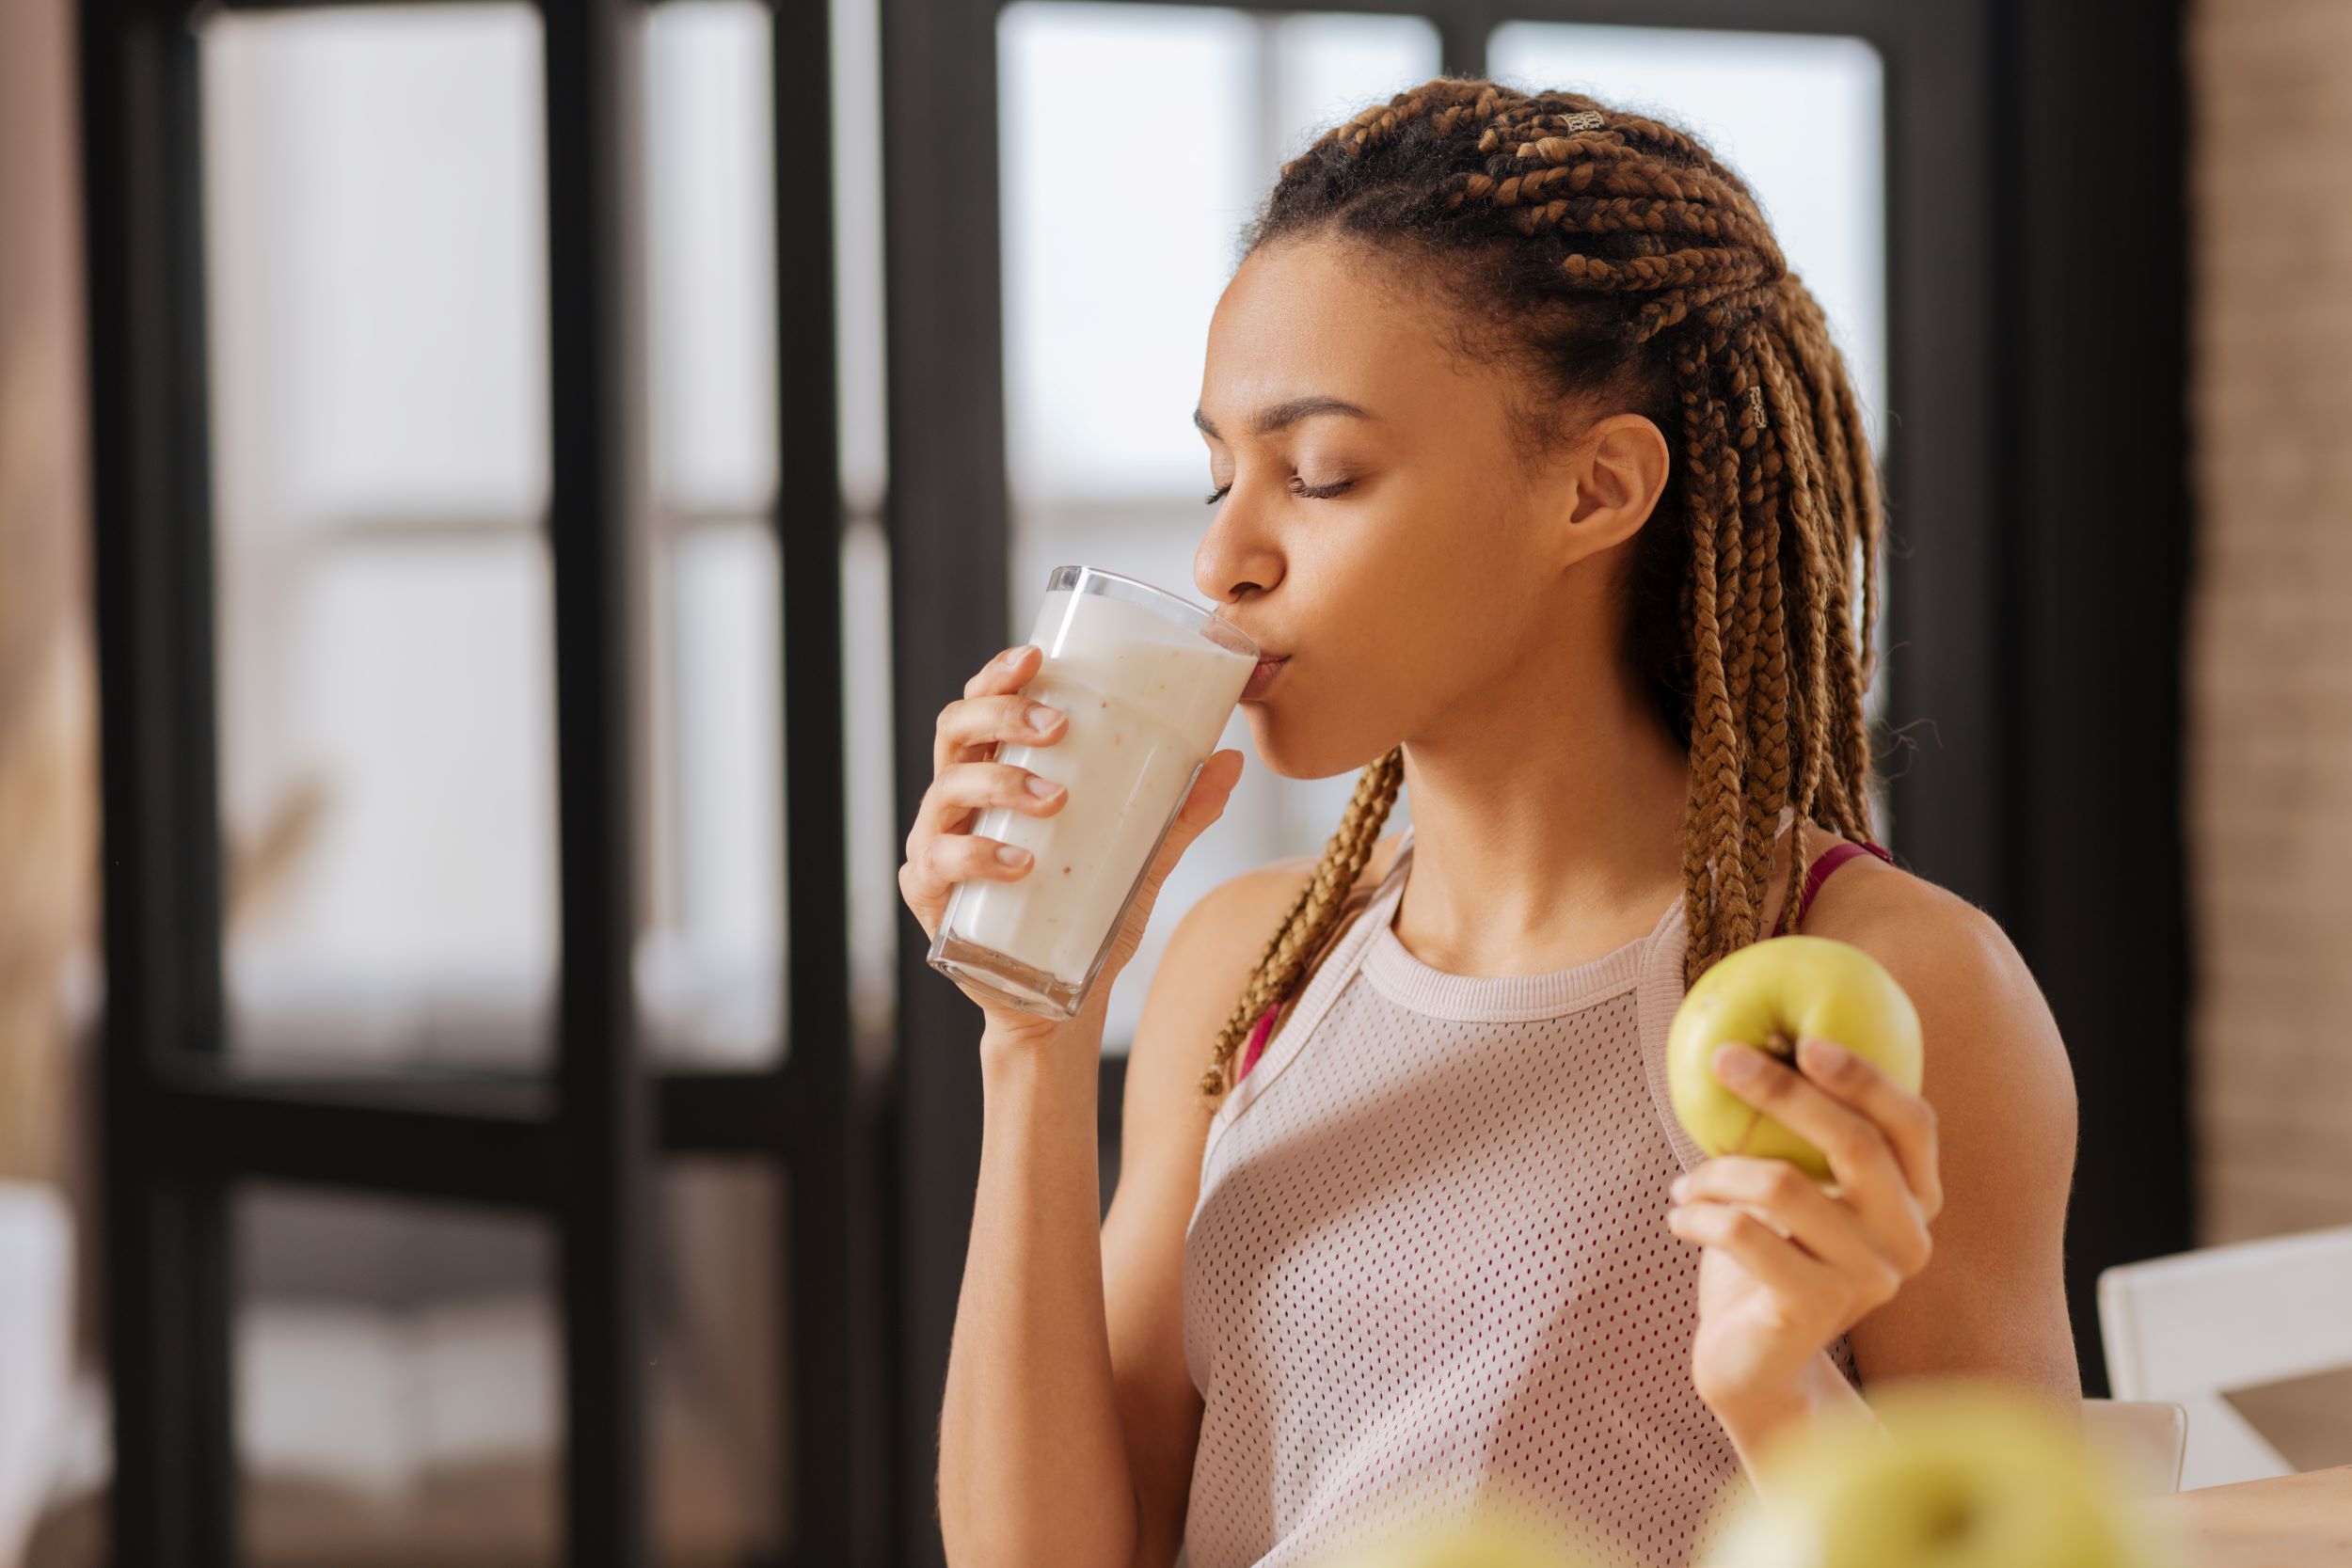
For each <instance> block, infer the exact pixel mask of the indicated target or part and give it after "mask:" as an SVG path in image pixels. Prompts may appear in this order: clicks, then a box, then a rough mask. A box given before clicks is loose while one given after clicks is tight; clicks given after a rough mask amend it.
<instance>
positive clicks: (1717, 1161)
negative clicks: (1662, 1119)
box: [1672, 1154, 1927, 1317]
mask: <svg viewBox="0 0 2352 1568" xmlns="http://www.w3.org/2000/svg"><path fill="white" fill-rule="evenodd" d="M1672 1191H1673V1196H1674V1199H1675V1201H1676V1203H1677V1204H1688V1203H1706V1202H1712V1203H1727V1204H1730V1205H1732V1206H1733V1207H1735V1208H1739V1209H1742V1210H1744V1211H1746V1212H1749V1213H1751V1214H1754V1215H1755V1216H1756V1218H1758V1219H1760V1220H1762V1221H1763V1222H1764V1223H1765V1225H1766V1226H1767V1227H1769V1228H1771V1229H1772V1230H1773V1231H1775V1232H1777V1233H1778V1234H1780V1235H1782V1236H1785V1237H1787V1238H1788V1239H1789V1240H1790V1241H1792V1242H1794V1243H1796V1244H1797V1245H1798V1246H1800V1247H1802V1248H1803V1249H1804V1251H1805V1252H1806V1253H1807V1254H1809V1255H1810V1256H1812V1257H1814V1258H1817V1259H1820V1261H1822V1262H1823V1263H1826V1264H1828V1265H1829V1267H1830V1268H1831V1269H1833V1270H1835V1271H1836V1274H1837V1275H1838V1276H1839V1277H1840V1278H1841V1279H1843V1280H1844V1281H1845V1282H1846V1286H1847V1291H1848V1300H1847V1303H1846V1306H1847V1310H1848V1312H1849V1314H1850V1315H1851V1316H1854V1317H1859V1316H1860V1315H1861V1314H1863V1313H1865V1312H1867V1311H1869V1310H1871V1309H1872V1308H1874V1307H1881V1306H1883V1305H1884V1304H1885V1303H1886V1302H1888V1301H1890V1300H1892V1299H1893V1298H1894V1294H1895V1291H1897V1290H1898V1289H1899V1288H1900V1286H1901V1285H1902V1282H1903V1281H1904V1280H1905V1279H1907V1278H1909V1277H1910V1276H1911V1275H1912V1274H1913V1273H1915V1272H1916V1270H1917V1269H1918V1268H1919V1267H1920V1266H1922V1265H1924V1264H1925V1263H1926V1261H1927V1259H1926V1256H1925V1253H1924V1243H1925V1240H1926V1238H1925V1235H1924V1233H1923V1234H1922V1235H1921V1236H1920V1237H1919V1241H1920V1243H1921V1244H1922V1250H1921V1253H1920V1255H1919V1257H1918V1258H1917V1259H1916V1261H1915V1262H1910V1263H1909V1266H1906V1259H1901V1258H1897V1257H1890V1256H1889V1255H1888V1254H1887V1253H1885V1252H1883V1251H1881V1250H1880V1248H1879V1245H1878V1244H1877V1242H1876V1239H1875V1238H1874V1237H1873V1236H1872V1235H1871V1234H1870V1233H1869V1231H1868V1230H1867V1228H1866V1227H1865V1226H1864V1224H1863V1222H1862V1217H1861V1215H1860V1214H1858V1213H1857V1212H1855V1211H1854V1210H1853V1209H1851V1208H1850V1207H1849V1206H1848V1205H1846V1204H1845V1203H1843V1202H1841V1201H1840V1200H1838V1199H1837V1198H1835V1197H1832V1196H1830V1195H1829V1194H1828V1193H1826V1192H1824V1191H1822V1190H1821V1188H1820V1184H1819V1183H1817V1182H1815V1181H1814V1180H1812V1179H1811V1178H1810V1177H1808V1176H1806V1175H1805V1174H1804V1172H1803V1171H1801V1170H1799V1169H1797V1167H1796V1166H1794V1165H1792V1164H1788V1162H1787V1161H1786V1160H1757V1159H1752V1158H1750V1157H1748V1156H1746V1155H1740V1154H1723V1155H1718V1156H1716V1157H1715V1158H1714V1159H1712V1160H1709V1161H1708V1162H1707V1163H1706V1164H1703V1165H1700V1166H1699V1167H1698V1168H1697V1169H1695V1170H1693V1171H1691V1172H1690V1173H1689V1174H1687V1175H1685V1176H1682V1177H1679V1178H1677V1180H1676V1181H1675V1184H1674V1187H1673V1189H1672Z"/></svg>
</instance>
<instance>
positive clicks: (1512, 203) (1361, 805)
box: [1200, 77, 1882, 1100]
mask: <svg viewBox="0 0 2352 1568" xmlns="http://www.w3.org/2000/svg"><path fill="white" fill-rule="evenodd" d="M1321 235H1338V236H1343V237H1345V238H1348V239H1351V240H1354V241H1358V242H1360V243H1364V244H1367V245H1371V246H1373V247H1375V249H1376V250H1378V251H1379V252H1381V253H1383V254H1386V255H1391V256H1394V257H1396V258H1397V259H1399V260H1401V261H1406V262H1410V263H1423V264H1421V265H1417V266H1416V267H1415V277H1417V278H1420V279H1422V280H1423V281H1425V282H1426V283H1427V284H1428V285H1431V286H1434V287H1436V288H1438V289H1439V290H1440V291H1442V293H1443V294H1444V296H1445V297H1447V298H1448V299H1450V301H1451V302H1452V303H1454V305H1456V306H1458V307H1460V308H1461V309H1460V310H1459V312H1458V314H1459V319H1460V320H1461V322H1462V323H1464V324H1465V325H1464V326H1463V332H1462V338H1461V343H1462V346H1463V347H1464V349H1465V350H1466V351H1469V352H1473V353H1491V354H1494V355H1498V356H1510V357H1513V358H1515V359H1517V360H1518V361H1520V362H1523V363H1524V364H1526V365H1527V366H1528V367H1529V368H1530V369H1531V370H1532V371H1533V372H1534V373H1533V374H1532V375H1530V376H1529V377H1527V378H1526V380H1525V383H1524V385H1525V386H1526V387H1527V388H1529V389H1530V390H1531V392H1532V393H1533V395H1531V396H1529V397H1527V398H1526V399H1525V401H1524V407H1523V408H1519V409H1515V411H1514V413H1515V419H1517V420H1518V421H1519V422H1521V423H1522V424H1523V425H1524V434H1525V435H1526V436H1529V437H1530V439H1531V441H1533V442H1534V443H1536V444H1541V443H1543V442H1546V441H1549V440H1550V439H1553V438H1555V437H1556V436H1558V435H1559V434H1561V431H1562V428H1563V425H1564V422H1565V415H1566V411H1567V410H1569V409H1571V408H1574V407H1579V406H1584V405H1587V404H1591V403H1592V402H1594V401H1595V400H1608V401H1611V402H1613V403H1614V404H1616V405H1617V406H1620V407H1629V408H1631V409H1634V410H1636V411H1638V412H1641V413H1644V414H1645V415H1647V416H1648V417H1649V418H1650V420H1652V421H1653V422H1655V423H1656V424H1657V425H1658V427H1659V428H1660V430H1661V431H1662V432H1664V433H1665V434H1666V436H1667V439H1668V441H1669V443H1670V444H1671V445H1673V446H1675V447H1676V449H1677V458H1678V461H1677V462H1675V463H1674V464H1672V465H1670V473H1669V477H1668V480H1667V483H1666V487H1665V490H1664V492H1663V494H1662V495H1661V497H1660V499H1659V502H1658V506H1657V508H1656V510H1655V511H1654V512H1653V514H1652V515H1651V517H1650V519H1649V521H1648V522H1647V523H1646V524H1645V526H1644V527H1643V529H1642V530H1641V531H1640V532H1639V533H1638V534H1637V535H1636V536H1635V543H1634V547H1633V556H1632V560H1631V562H1630V565H1629V571H1628V572H1627V574H1626V578H1625V594H1626V607H1625V608H1626V646H1627V653H1628V655H1629V658H1630V660H1631V663H1632V666H1633V668H1634V669H1635V670H1636V671H1638V672H1639V673H1640V674H1641V677H1642V679H1643V680H1644V681H1645V686H1646V689H1647V691H1648V693H1649V695H1650V697H1651V700H1652V702H1653V704H1654V706H1655V708H1656V711H1657V712H1658V714H1659V715H1660V717H1661V719H1663V721H1665V723H1666V724H1667V725H1668V727H1669V728H1670V729H1671V731H1672V733H1673V734H1674V736H1676V738H1677V741H1678V742H1679V743H1680V744H1681V745H1682V747H1683V748H1684V750H1685V752H1687V754H1688V755H1689V757H1690V772H1689V784H1688V795H1687V801H1686V805H1685V811H1684V828H1683V864H1682V878H1683V890H1684V895H1685V899H1684V903H1685V914H1686V925H1687V927H1688V931H1689V947H1688V952H1687V956H1686V958H1685V960H1684V962H1685V967H1684V976H1683V977H1684V982H1685V984H1686V985H1687V984H1688V983H1690V982H1691V981H1693V980H1695V979H1697V977H1698V976H1699V975H1700V974H1703V973H1705V971H1706V970H1707V969H1708V966H1710V965H1711V964H1713V963H1715V962H1716V961H1717V960H1718V959H1720V958H1724V956H1726V955H1727V954H1729V953H1731V952H1734V951H1736V950H1737V949H1739V948H1740V947H1742V946H1744V945H1746V944H1748V943H1749V942H1754V941H1755V940H1756V936H1757V934H1758V927H1759V926H1760V925H1761V920H1762V905H1763V901H1764V896H1765V882H1766V879H1767V877H1768V876H1769V874H1770V869H1771V864H1772V847H1773V844H1774V841H1775V840H1776V838H1777V836H1778V824H1779V821H1780V818H1781V815H1782V813H1783V811H1784V810H1786V809H1788V808H1791V807H1793V808H1794V816H1795V822H1796V833H1797V842H1796V851H1797V860H1798V863H1803V859H1804V829H1805V825H1806V824H1807V823H1808V822H1813V821H1819V822H1822V823H1825V824H1827V825H1828V826H1830V827H1832V828H1834V829H1835V830H1836V832H1839V833H1841V834H1842V835H1844V836H1846V837H1849V838H1867V837H1869V836H1870V825H1869V784H1870V768H1871V758H1870V750H1869V744H1868V737H1867V727H1866V720H1865V712H1864V700H1863V698H1864V692H1865V691H1866V690H1867V689H1868V686H1869V682H1870V678H1871V675H1872V673H1873V656H1872V654H1871V632H1872V628H1873V627H1874V626H1875V624H1876V621H1877V615H1878V603H1877V592H1876V578H1877V558H1878V549H1879V534H1880V525H1881V515H1882V500H1881V496H1880V491H1879V483H1878V473H1877V469H1876V468H1875V467H1874V466H1873V464H1872V462H1871V458H1870V449H1869V442H1868V439H1867V436H1866V434H1865V432H1864V429H1863V423H1862V411H1861V405H1860V403H1859V401H1858V400H1857V399H1856V398H1855V396H1854V391H1853V387H1852V384H1851V380H1850V379H1849V376H1848V374H1847V371H1846V366H1845V361H1844V359H1843V358H1842V357H1841V356H1840V355H1839V354H1838V352H1837V349H1836V345H1835V344H1834V343H1833V342H1832V341H1831V340H1830V334H1829V325H1828V322H1827V320H1826V319H1825V318H1824V316H1823V315H1822V313H1821V309H1820V305H1819V304H1818V303H1817V302H1816V301H1815V300H1814V298H1813V296H1812V294H1811V293H1809V292H1808V291H1807V290H1806V289H1805V287H1804V284H1803V283H1802V282H1800V281H1799V280H1798V278H1797V277H1796V276H1795V275H1794V274H1792V273H1791V272H1789V271H1788V263H1787V261H1786V259H1785V258H1784V257H1783V256H1782V254H1781V251H1780V246H1779V245H1778V244H1777V242H1775V241H1774V239H1773V238H1772V231H1771V229H1770V227H1769V226H1768V225H1767V224H1766V222H1765V220H1764V216H1763V214H1762V212H1761V211H1760V210H1759V209H1758V207H1757V206H1756V198H1754V197H1753V196H1752V195H1751V194H1750V193H1749V191H1748V188H1747V186H1746V185H1745V184H1744V183H1743V182H1741V181H1740V178H1739V176H1738V175H1736V174H1734V173H1733V172H1732V171H1731V170H1730V169H1729V168H1727V167H1725V166H1724V165H1723V164H1721V163H1719V162H1718V161H1717V160H1716V158H1715V157H1714V155H1713V154H1712V153H1710V152H1709V151H1708V150H1707V149H1706V148H1705V147H1703V146H1701V145H1700V144H1699V143H1698V142H1697V141H1696V140H1694V139H1693V138H1692V137H1691V136H1690V135H1688V134H1686V133H1685V132H1683V131H1680V130H1678V129H1677V128H1676V127H1674V126H1672V125H1668V124H1665V123H1662V122H1661V121H1659V120H1657V119H1650V118H1648V117H1646V116H1643V115H1636V114H1624V113H1620V112H1618V111H1616V110H1614V109H1612V108H1610V107H1608V106H1607V105H1605V104H1602V103H1598V102H1597V101H1595V100H1593V99H1590V98H1587V97H1584V96H1582V95H1581V94H1577V93H1568V92H1522V91H1520V90H1518V89H1517V88H1513V87H1503V86H1501V85H1499V84H1496V83H1493V82H1488V81H1479V80H1469V79H1462V78H1455V77H1440V78H1438V79H1437V80H1434V81H1431V82H1427V83H1424V84H1423V85H1422V86H1420V87H1413V88H1411V89H1409V90H1407V91H1405V92H1401V93H1398V94H1397V95H1396V96H1394V97H1393V98H1391V99H1390V100H1389V101H1388V102H1387V103H1383V104H1378V105H1375V106H1374V107H1372V108H1369V109H1366V110H1364V111H1363V112H1362V113H1361V114H1359V115H1357V116H1356V117H1355V118H1354V119H1350V120H1348V121H1347V122H1346V123H1345V124H1343V125H1340V126H1336V127H1334V128H1333V129H1331V130H1329V131H1327V132H1326V133H1324V134H1323V135H1322V136H1321V137H1319V138H1318V139H1317V140H1316V141H1315V142H1314V144H1313V145H1312V146H1311V147H1310V148H1308V149H1307V150H1306V151H1305V152H1303V153H1301V154H1300V155H1299V156H1298V157H1296V158H1295V159H1293V160H1292V161H1291V162H1290V163H1288V164H1286V165H1284V166H1283V168H1282V171H1281V175H1280V178H1279V180H1278V181H1277V182H1276V183H1275V186H1274V189H1273V191H1272V192H1271V194H1270V195H1269V196H1268V197H1267V198H1266V200H1265V203H1264V205H1263V208H1262V209H1261V211H1260V213H1259V214H1258V216H1257V218H1256V220H1255V221H1254V222H1253V223H1252V224H1251V226H1250V228H1249V230H1248V233H1247V234H1246V235H1245V237H1244V245H1245V251H1254V250H1256V249H1257V248H1258V247H1260V246H1262V245H1267V244H1269V243H1271V242H1274V241H1277V240H1288V239H1295V238H1306V237H1313V236H1321ZM1857 594H1859V596H1860V615H1859V617H1858V618H1857V616H1856V614H1855V598H1856V595H1857ZM1857 619H1858V621H1859V625H1857ZM1403 780H1404V752H1403V749H1402V748H1398V749H1395V750H1392V751H1391V752H1389V753H1388V754H1386V755H1384V756H1382V757H1381V758H1380V759H1379V760H1378V761H1376V762H1375V763H1373V764H1372V765H1371V766H1370V767H1369V768H1366V769H1365V770H1364V772H1363V775H1362V778H1361V780H1360V781H1359V784H1358V785H1357V788H1356V793H1355V795H1354V797H1353V799H1351V800H1350V801H1349V802H1348V807H1347V813H1346V816H1345V817H1344V818H1343V821H1342V822H1341V824H1340V828H1339V831H1338V832H1336V833H1334V834H1333V835H1332V837H1331V840H1330V843H1329V844H1328V845H1327V847H1326V848H1325V849H1324V852H1323V857H1322V860H1321V862H1320V863H1318V864H1317V866H1316V867H1315V872H1314V876H1313V878H1312V879H1311V880H1310V881H1309V882H1308V884H1307V886H1306V888H1305V890H1304V891H1302V892H1301V893H1300V894H1299V895H1298V897H1297V898H1296V900H1295V901H1294V902H1293V904H1292V905H1291V908H1290V911H1289V912H1288V913H1287V914H1285V915H1284V916H1283V918H1282V921H1281V923H1280V925H1279V927H1277V928H1276V930H1275V932H1274V934H1273V936H1272V937H1271V938H1270V939H1269V940H1268V941H1267V942H1266V944H1265V947H1264V949H1263V952H1261V954H1260V955H1259V958H1258V961H1257V964H1256V967H1255V968H1254V969H1253V970H1252V971H1251V974H1250V975H1249V978H1248V982H1247V983H1246V984H1245V985H1244V987H1243V989H1242V994H1241V996H1240V998H1239V999H1238V1000H1237V1001H1236V1003H1235V1004H1234V1006H1233V1010H1232V1015H1231V1016H1230V1017H1229V1018H1228V1020H1227V1021H1226V1022H1225V1024H1224V1026H1223V1028H1222V1029H1221V1030H1220V1031H1219V1032H1218V1035H1217V1039H1216V1048H1215V1053H1214V1055H1213V1058H1212V1060H1211V1063H1210V1066H1209V1069H1208V1070H1207V1071H1206V1072H1205V1073H1204V1074H1203V1075H1202V1076H1201V1079H1200V1088H1201V1092H1202V1093H1203V1094H1204V1095H1205V1096H1207V1097H1209V1098H1210V1099H1212V1100H1214V1099H1216V1098H1217V1097H1219V1096H1221V1095H1222V1094H1223V1093H1224V1090H1225V1087H1226V1082H1225V1080H1226V1073H1227V1069H1228V1066H1229V1063H1230V1062H1231V1059H1232V1055H1233V1053H1234V1051H1235V1049H1236V1048H1237V1047H1238V1046H1239V1045H1240V1043H1241V1041H1242V1040H1243V1039H1244V1037H1247V1036H1248V1035H1249V1034H1250V1032H1251V1030H1252V1028H1253V1026H1257V1025H1259V1024H1261V1023H1262V1022H1264V1021H1266V1020H1267V1018H1268V1015H1269V1014H1272V1015H1273V1018H1274V1021H1275V1022H1279V1016H1280V1012H1279V1010H1280V1008H1281V1007H1282V1006H1286V1005H1287V1004H1288V1002H1290V1001H1292V1000H1295V994H1296V991H1297V990H1298V989H1299V986H1298V983H1299V981H1300V979H1301V977H1302V976H1303V975H1304V974H1306V973H1307V971H1308V970H1309V968H1310V966H1311V962H1312V961H1313V960H1314V959H1315V958H1317V957H1318V956H1319V954H1320V953H1321V951H1322V950H1323V949H1324V947H1325V946H1326V945H1327V941H1328V939H1329V938H1331V937H1332V936H1333V935H1335V934H1336V930H1337V927H1339V925H1340V924H1341V922H1342V920H1343V916H1344V915H1345V913H1346V912H1347V911H1346V903H1347V897H1348V895H1349V893H1350V891H1351V890H1352V889H1353V888H1354V887H1355V885H1356V882H1357V880H1358V879H1359V877H1360V876H1361V874H1362V872H1363V869H1364V866H1365V864H1366V863H1368V862H1369V860H1370V859H1371V855H1372V850H1373V847H1374V845H1375V841H1376V840H1377V839H1378V836H1379V832H1380V829H1381V825H1382V824H1383V823H1384V822H1386V821H1387V819H1388V816H1389V812H1390V810H1391V807H1392V806H1393V805H1394V804H1395V801H1396V796H1397V791H1398V787H1399V785H1400V784H1402V783H1403ZM1792 928H1793V927H1792Z"/></svg>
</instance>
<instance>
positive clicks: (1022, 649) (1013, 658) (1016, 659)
mask: <svg viewBox="0 0 2352 1568" xmlns="http://www.w3.org/2000/svg"><path fill="white" fill-rule="evenodd" d="M1029 647H1030V644H1028V643H1026V642H1024V643H1022V644H1021V645H1020V646H1019V647H1017V648H1007V649H1006V650H1005V651H1004V652H1003V653H1001V654H998V655H997V656H996V662H997V663H999V664H1018V663H1020V662H1021V656H1022V655H1023V654H1025V653H1027V652H1028V651H1029Z"/></svg>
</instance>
